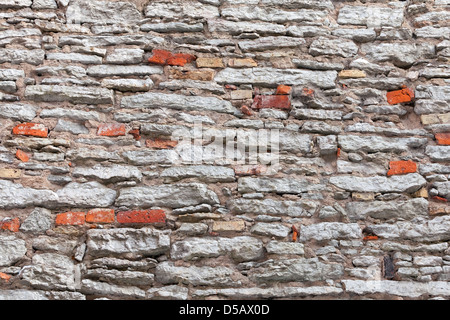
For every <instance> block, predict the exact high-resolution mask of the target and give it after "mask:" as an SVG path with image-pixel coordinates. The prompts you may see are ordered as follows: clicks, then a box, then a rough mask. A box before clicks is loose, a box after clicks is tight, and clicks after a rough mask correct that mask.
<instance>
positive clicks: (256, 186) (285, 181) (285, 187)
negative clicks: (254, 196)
mask: <svg viewBox="0 0 450 320" xmlns="http://www.w3.org/2000/svg"><path fill="white" fill-rule="evenodd" d="M323 188H324V186H323V185H322V184H314V183H312V182H311V181H310V180H307V179H292V178H253V177H242V178H239V180H238V191H239V193H251V192H274V193H281V194H282V193H291V194H299V193H302V192H308V191H317V190H321V189H323Z"/></svg>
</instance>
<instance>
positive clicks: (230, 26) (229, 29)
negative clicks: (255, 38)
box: [208, 19, 286, 35]
mask: <svg viewBox="0 0 450 320" xmlns="http://www.w3.org/2000/svg"><path fill="white" fill-rule="evenodd" d="M208 29H209V31H211V32H218V33H228V34H232V35H237V34H240V33H251V32H256V33H258V34H262V35H273V34H278V35H280V34H285V33H286V27H285V26H283V25H280V24H276V23H269V22H259V21H258V22H253V21H252V22H247V21H227V20H219V19H211V20H208Z"/></svg>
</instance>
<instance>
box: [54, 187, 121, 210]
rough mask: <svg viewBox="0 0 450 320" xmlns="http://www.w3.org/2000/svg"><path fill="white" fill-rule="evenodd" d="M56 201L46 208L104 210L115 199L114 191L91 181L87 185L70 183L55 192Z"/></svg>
mask: <svg viewBox="0 0 450 320" xmlns="http://www.w3.org/2000/svg"><path fill="white" fill-rule="evenodd" d="M56 195H57V200H56V201H55V202H54V203H53V204H52V203H48V204H47V205H48V206H56V207H61V206H62V207H79V208H92V207H98V208H106V207H109V206H111V205H112V204H113V203H114V200H115V199H116V191H115V190H112V189H109V188H107V187H105V186H103V185H101V184H100V183H98V182H96V181H93V182H87V183H78V182H72V183H69V184H68V185H67V186H65V187H64V188H62V189H60V190H58V191H56Z"/></svg>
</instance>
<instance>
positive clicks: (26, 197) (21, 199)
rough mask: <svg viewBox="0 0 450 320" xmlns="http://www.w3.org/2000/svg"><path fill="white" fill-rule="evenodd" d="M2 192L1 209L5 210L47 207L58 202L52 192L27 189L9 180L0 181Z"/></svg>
mask: <svg viewBox="0 0 450 320" xmlns="http://www.w3.org/2000/svg"><path fill="white" fill-rule="evenodd" d="M0 190H1V196H0V208H4V209H12V208H25V207H30V206H46V205H48V204H49V203H52V202H54V201H57V200H58V195H57V194H56V193H55V192H53V191H51V190H38V189H32V188H26V187H23V186H22V185H21V184H18V183H17V184H16V183H13V182H11V181H8V180H0Z"/></svg>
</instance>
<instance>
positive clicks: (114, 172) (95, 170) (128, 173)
mask: <svg viewBox="0 0 450 320" xmlns="http://www.w3.org/2000/svg"><path fill="white" fill-rule="evenodd" d="M72 174H73V176H74V177H85V178H91V179H98V180H101V181H103V182H107V183H111V182H118V181H126V180H136V181H140V180H141V179H142V173H141V171H140V170H139V169H138V168H136V167H132V166H122V165H112V166H102V165H99V164H97V165H95V166H93V167H76V168H75V169H74V171H73V173H72Z"/></svg>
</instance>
